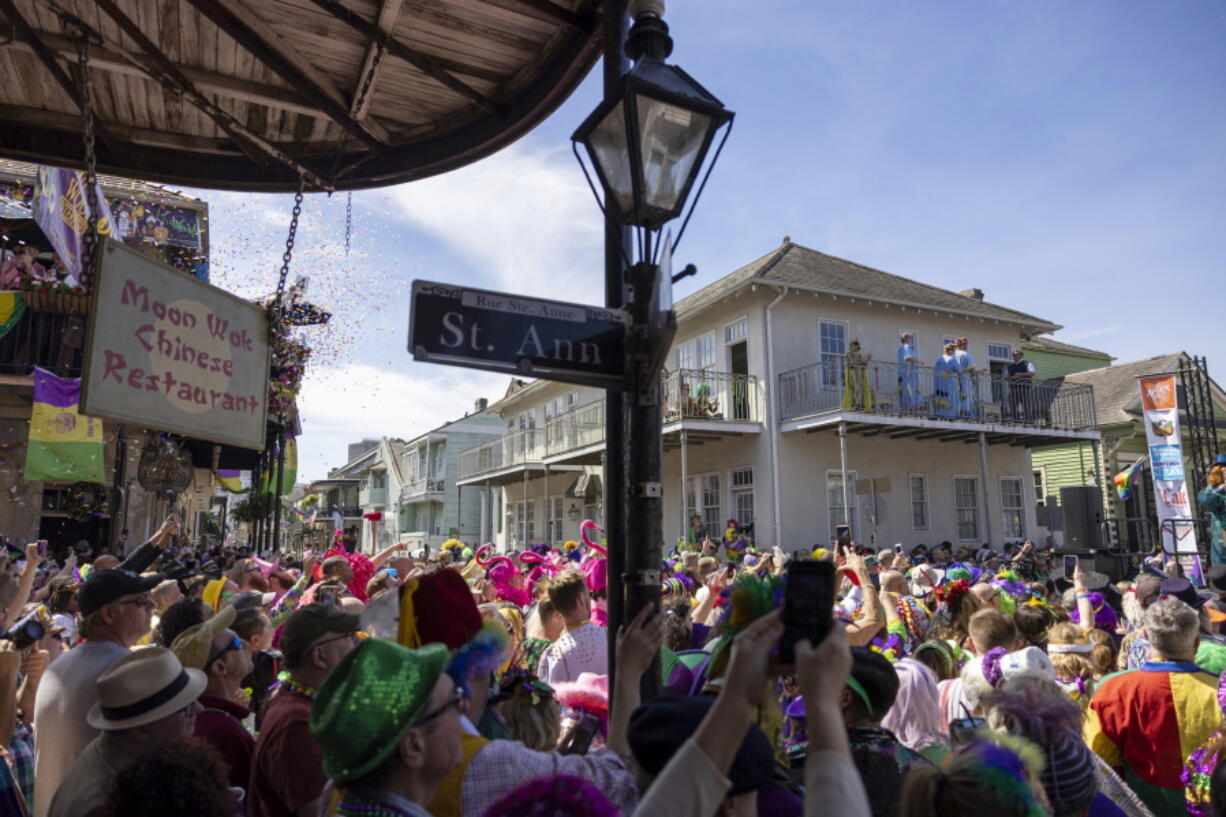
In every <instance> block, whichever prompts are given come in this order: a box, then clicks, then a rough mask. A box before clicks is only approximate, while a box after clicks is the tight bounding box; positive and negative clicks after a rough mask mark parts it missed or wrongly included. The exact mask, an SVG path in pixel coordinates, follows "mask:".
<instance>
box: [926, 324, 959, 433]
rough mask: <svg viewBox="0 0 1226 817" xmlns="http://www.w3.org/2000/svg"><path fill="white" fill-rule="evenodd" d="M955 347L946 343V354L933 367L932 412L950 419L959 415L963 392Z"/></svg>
mask: <svg viewBox="0 0 1226 817" xmlns="http://www.w3.org/2000/svg"><path fill="white" fill-rule="evenodd" d="M956 348H957V347H955V346H954V345H953V344H952V343H947V344H945V354H943V355H941V356H940V357H939V358H937V362H936V365H935V366H933V367H932V413H933V414H934V415H936V416H937V417H941V418H944V419H950V418H952V417H957V416H958V404H959V402H960V400H961V393H960V392H959V390H958V361H957V360H956V359H955V358H954V351H955V349H956Z"/></svg>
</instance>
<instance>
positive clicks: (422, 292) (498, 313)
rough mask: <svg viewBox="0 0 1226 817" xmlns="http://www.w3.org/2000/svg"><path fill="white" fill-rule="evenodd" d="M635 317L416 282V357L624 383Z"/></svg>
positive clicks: (412, 322)
mask: <svg viewBox="0 0 1226 817" xmlns="http://www.w3.org/2000/svg"><path fill="white" fill-rule="evenodd" d="M629 325H630V316H629V315H627V314H626V313H625V312H623V311H621V310H619V309H603V308H599V307H594V306H586V305H584V304H571V303H565V302H562V301H546V300H542V299H540V298H525V297H523V296H520V295H508V294H506V293H504V292H489V291H487V290H483V289H468V288H467V287H456V286H450V285H448V284H437V283H433V282H431V281H414V282H413V305H412V308H411V311H410V314H409V351H410V352H411V353H412V354H413V358H414V359H415V360H426V361H430V362H432V363H445V364H449V365H452V366H468V367H471V368H474V369H489V370H490V371H495V372H506V373H507V374H520V375H525V376H528V377H539V378H543V379H545V380H560V381H563V382H566V383H580V384H583V385H587V386H597V387H599V388H602V389H621V388H624V381H623V378H624V375H625V365H626V364H625V352H624V349H625V339H626V329H627V327H629Z"/></svg>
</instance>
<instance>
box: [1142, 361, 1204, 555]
mask: <svg viewBox="0 0 1226 817" xmlns="http://www.w3.org/2000/svg"><path fill="white" fill-rule="evenodd" d="M1139 380H1140V383H1141V409H1142V413H1143V421H1144V423H1145V439H1146V442H1147V443H1148V444H1149V463H1150V469H1151V470H1152V471H1153V475H1154V505H1155V507H1156V509H1157V511H1158V525H1159V528H1160V529H1161V536H1162V547H1163V549H1164V550H1165V551H1166V552H1167V553H1176V554H1183V553H1188V554H1191V553H1196V552H1197V550H1196V529H1195V528H1194V527H1193V525H1192V522H1191V520H1192V505H1191V503H1190V502H1189V501H1188V487H1187V483H1186V474H1185V473H1184V467H1183V439H1182V437H1181V436H1180V430H1179V404H1178V396H1177V395H1178V393H1177V389H1176V380H1175V375H1173V374H1160V375H1151V376H1149V377H1142V378H1139ZM1165 520H1175V521H1174V522H1172V523H1171V524H1164V522H1165ZM1185 520H1186V521H1185Z"/></svg>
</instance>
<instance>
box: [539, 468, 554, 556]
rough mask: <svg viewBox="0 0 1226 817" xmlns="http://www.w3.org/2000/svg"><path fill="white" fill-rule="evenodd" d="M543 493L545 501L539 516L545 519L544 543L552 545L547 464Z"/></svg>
mask: <svg viewBox="0 0 1226 817" xmlns="http://www.w3.org/2000/svg"><path fill="white" fill-rule="evenodd" d="M543 494H544V496H545V502H544V508H543V509H542V510H543V511H544V513H542V514H541V518H542V519H544V520H545V528H544V530H545V543H546V544H549V545H552V544H553V529H552V527H551V523H552V515H551V514H550V507H549V466H548V465H546V466H545V490H544V491H543Z"/></svg>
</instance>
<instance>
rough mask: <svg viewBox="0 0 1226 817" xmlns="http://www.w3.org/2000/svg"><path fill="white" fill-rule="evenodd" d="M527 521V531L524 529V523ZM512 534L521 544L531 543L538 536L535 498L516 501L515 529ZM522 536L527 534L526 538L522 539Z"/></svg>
mask: <svg viewBox="0 0 1226 817" xmlns="http://www.w3.org/2000/svg"><path fill="white" fill-rule="evenodd" d="M525 522H526V523H527V526H528V528H527V531H526V532H525V530H524V524H525ZM512 535H513V536H514V539H515V541H516V542H518V543H519V544H521V545H526V544H530V543H531V542H532V540H534V539H535V538H536V502H535V500H531V499H530V500H528V501H527V502H523V501H522V500H521V501H519V502H516V503H515V530H514V531H512ZM521 536H526V537H527V538H526V539H525V540H522V541H521V540H520V537H521Z"/></svg>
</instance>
